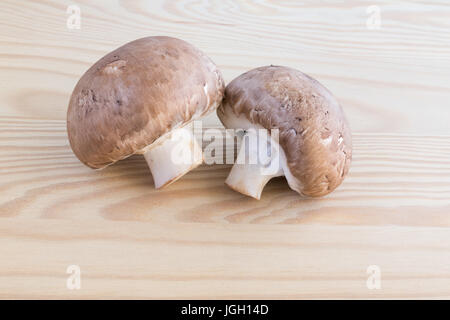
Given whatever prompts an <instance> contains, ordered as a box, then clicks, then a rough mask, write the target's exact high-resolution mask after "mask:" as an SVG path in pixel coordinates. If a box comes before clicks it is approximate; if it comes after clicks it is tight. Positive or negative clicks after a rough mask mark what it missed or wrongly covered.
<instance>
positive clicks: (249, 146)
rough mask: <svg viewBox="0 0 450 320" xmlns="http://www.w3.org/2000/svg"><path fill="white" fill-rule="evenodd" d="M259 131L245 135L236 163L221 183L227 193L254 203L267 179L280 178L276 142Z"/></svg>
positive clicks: (280, 158)
mask: <svg viewBox="0 0 450 320" xmlns="http://www.w3.org/2000/svg"><path fill="white" fill-rule="evenodd" d="M263 130H264V129H260V130H255V129H248V130H247V131H246V134H245V135H244V137H243V139H242V144H241V147H240V150H239V153H238V156H237V159H236V163H235V164H234V165H233V168H232V169H231V172H230V174H229V175H228V177H227V179H226V181H225V183H226V184H227V185H228V186H229V187H230V188H231V189H233V190H235V191H238V192H240V193H242V194H245V195H247V196H250V197H253V198H255V199H258V200H259V199H260V197H261V193H262V190H263V189H264V186H265V185H266V184H267V182H269V180H270V179H272V178H273V177H279V176H282V175H284V173H283V168H282V167H283V164H284V162H283V161H285V158H284V153H283V151H282V149H281V148H280V146H279V144H278V142H277V141H276V140H277V139H273V138H274V137H273V136H270V135H268V134H267V131H265V134H264V131H263ZM276 138H278V137H276Z"/></svg>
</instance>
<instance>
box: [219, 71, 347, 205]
mask: <svg viewBox="0 0 450 320" xmlns="http://www.w3.org/2000/svg"><path fill="white" fill-rule="evenodd" d="M217 115H218V116H219V118H220V120H221V121H222V123H223V124H224V126H225V127H226V128H232V129H243V130H245V131H244V133H245V135H244V140H243V142H242V145H241V148H240V150H239V154H238V157H237V162H236V163H235V164H234V166H233V168H232V169H231V172H230V174H229V176H228V178H227V179H226V181H225V183H226V184H227V185H228V186H229V187H231V188H232V189H234V190H236V191H238V192H241V193H243V194H245V195H248V196H251V197H254V198H256V199H259V198H260V196H261V192H262V190H263V188H264V186H265V185H266V183H267V182H268V181H269V180H270V179H271V178H273V177H276V176H283V175H284V176H285V177H286V180H287V182H288V184H289V187H290V188H291V189H293V190H295V191H297V192H298V193H299V194H300V195H303V196H310V197H318V196H323V195H326V194H328V193H330V192H331V191H333V190H334V189H335V188H336V187H337V186H339V184H340V183H341V182H342V181H343V179H344V177H345V175H346V174H347V172H348V170H349V166H350V162H351V159H352V138H351V133H350V128H349V126H348V124H347V121H346V119H345V116H344V112H343V110H342V108H341V106H340V105H339V103H338V102H337V101H336V99H335V98H334V97H333V95H332V94H331V93H330V91H328V90H327V89H326V88H325V87H324V86H322V85H321V84H320V83H319V82H318V81H317V80H315V79H313V78H311V77H309V76H308V75H306V74H304V73H302V72H300V71H298V70H295V69H291V68H287V67H282V66H266V67H260V68H256V69H253V70H250V71H248V72H246V73H244V74H242V75H240V76H239V77H237V78H236V79H234V80H233V81H232V82H231V83H230V84H228V86H227V87H226V89H225V98H224V100H223V103H222V105H221V106H220V107H219V108H218V109H217ZM258 129H266V130H272V129H278V131H275V133H277V134H273V133H272V134H270V132H269V134H266V135H264V134H258V132H260V131H258ZM272 132H274V131H272ZM246 139H247V140H248V141H250V142H251V141H258V143H257V144H255V143H253V144H252V143H247V142H246ZM261 140H264V141H262V142H263V143H261ZM262 145H268V146H269V148H267V150H268V152H267V155H268V157H267V159H266V160H262V159H261V157H258V159H257V161H256V162H254V163H249V161H248V159H249V158H251V156H252V154H255V153H256V152H258V151H257V150H260V148H261V146H262ZM258 154H260V155H261V152H258ZM269 168H270V169H269Z"/></svg>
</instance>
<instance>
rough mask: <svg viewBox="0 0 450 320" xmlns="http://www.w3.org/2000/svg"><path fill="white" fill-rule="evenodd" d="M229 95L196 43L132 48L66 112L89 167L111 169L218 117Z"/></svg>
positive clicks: (80, 91)
mask: <svg viewBox="0 0 450 320" xmlns="http://www.w3.org/2000/svg"><path fill="white" fill-rule="evenodd" d="M223 92H224V81H223V79H222V76H221V74H220V72H219V70H218V69H217V67H216V65H215V64H214V63H213V62H212V61H211V60H210V59H209V58H208V57H207V56H206V55H205V54H203V53H202V52H201V51H199V50H198V49H196V48H195V47H193V46H192V45H190V44H189V43H187V42H185V41H182V40H179V39H175V38H170V37H147V38H142V39H138V40H135V41H132V42H129V43H127V44H125V45H124V46H122V47H120V48H118V49H116V50H114V51H113V52H111V53H108V54H107V55H106V56H104V57H103V58H101V59H100V60H99V61H98V62H96V63H95V64H94V65H93V66H92V67H91V68H89V70H87V71H86V73H85V74H84V75H83V76H82V77H81V79H80V80H79V81H78V83H77V85H76V87H75V89H74V91H73V93H72V96H71V98H70V103H69V109H68V113H67V130H68V135H69V140H70V145H71V147H72V149H73V151H74V153H75V154H76V156H77V157H78V158H79V159H80V161H81V162H83V163H84V164H86V165H87V166H89V167H91V168H102V167H105V166H107V165H109V164H112V163H114V162H116V161H118V160H121V159H123V158H126V157H128V156H130V155H132V154H134V153H137V152H139V151H140V150H142V149H143V148H145V147H147V146H149V145H151V144H152V143H153V142H154V141H155V140H156V139H158V138H159V137H161V136H163V135H164V134H166V133H168V132H170V131H171V130H172V129H175V128H179V127H182V126H183V125H185V124H186V123H188V122H190V121H192V120H195V119H197V118H200V117H201V116H203V115H205V114H207V113H209V112H210V111H213V110H214V109H215V108H216V107H217V106H218V105H219V104H220V102H221V100H222V97H223Z"/></svg>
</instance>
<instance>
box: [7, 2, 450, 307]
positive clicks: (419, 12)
mask: <svg viewBox="0 0 450 320" xmlns="http://www.w3.org/2000/svg"><path fill="white" fill-rule="evenodd" d="M342 3H343V1H308V2H305V1H269V0H263V1H254V2H247V1H241V2H234V1H188V0H185V1H153V0H152V1H95V2H94V1H80V2H74V1H52V0H46V1H15V0H3V1H1V2H0V21H1V24H2V27H1V28H0V163H1V166H0V298H79V297H83V298H399V297H401V298H450V58H449V57H450V5H449V4H448V2H447V1H444V0H442V1H422V2H421V1H376V3H375V2H372V1H355V0H353V1H345V4H342ZM71 4H77V5H78V6H79V8H80V9H81V29H79V30H78V29H73V30H70V29H68V28H67V27H66V19H67V18H68V14H67V13H66V8H67V6H68V5H71ZM374 4H375V5H378V6H379V8H380V10H381V11H380V12H381V28H380V29H371V28H368V27H367V25H366V22H367V19H368V13H367V11H366V10H367V8H368V7H369V6H370V5H374ZM149 35H169V36H175V37H179V38H182V39H185V40H187V41H189V42H191V43H193V44H194V45H196V46H197V47H199V48H201V49H202V50H203V51H204V52H206V53H207V54H208V55H209V56H210V57H211V58H212V59H213V60H214V61H215V62H216V63H217V65H218V66H219V68H220V69H221V70H222V72H223V74H224V77H225V79H226V81H227V82H229V81H231V80H232V79H233V78H234V77H236V76H238V75H239V74H241V73H242V72H244V71H246V70H248V69H250V68H253V67H257V66H261V65H268V64H275V65H277V64H278V65H288V66H291V67H294V68H298V69H300V70H302V71H304V72H306V73H309V74H310V75H312V76H314V77H316V78H317V79H319V80H320V81H321V82H322V83H323V84H325V85H326V86H327V87H328V88H329V89H330V90H331V91H332V92H333V93H334V94H335V95H336V97H337V98H338V100H339V101H340V102H341V104H342V105H343V106H344V108H345V111H346V113H347V117H348V119H349V121H350V124H351V126H352V128H353V131H354V161H353V165H352V167H351V170H350V174H349V176H348V178H347V179H346V180H345V182H344V183H343V185H341V187H340V188H338V189H337V190H336V191H335V192H334V193H332V194H330V195H329V196H327V197H325V198H322V199H317V200H301V199H299V198H298V196H297V195H296V194H295V193H294V192H292V191H290V189H289V188H288V187H287V185H286V183H285V180H284V179H275V180H274V181H271V182H270V183H269V185H268V186H267V187H266V189H265V191H264V192H263V195H262V200H260V201H256V200H253V199H249V198H246V197H244V196H241V195H239V194H237V193H235V192H233V191H231V190H229V189H228V188H227V187H226V186H225V185H224V184H223V181H224V179H225V177H226V175H227V173H228V171H229V169H230V167H229V166H224V165H222V166H202V167H200V168H198V169H197V170H195V171H194V172H191V173H190V174H188V175H187V176H186V177H184V178H183V179H182V180H180V181H178V182H177V183H175V184H174V185H172V186H170V187H168V188H167V189H164V190H162V191H158V192H157V191H155V190H154V188H153V183H152V179H151V175H150V173H149V171H148V169H147V168H146V164H145V162H144V160H143V158H141V157H139V156H135V157H132V158H129V159H127V160H124V161H122V162H120V163H118V164H116V165H114V166H112V167H110V168H107V169H106V170H103V171H93V170H90V169H88V168H86V167H84V166H83V165H82V164H81V163H79V161H78V160H77V159H76V158H75V157H74V155H73V154H72V152H71V150H70V147H69V145H68V140H67V135H66V131H65V115H66V110H67V102H68V99H69V95H70V93H71V91H72V89H73V87H74V85H75V83H76V81H77V80H78V78H79V77H80V76H81V75H82V74H83V72H84V71H85V70H86V69H87V68H88V67H89V66H90V65H91V64H92V63H93V62H95V61H96V60H97V59H99V58H100V57H101V56H103V55H104V54H105V53H107V52H108V51H110V50H112V49H114V48H116V47H118V46H120V45H121V44H123V43H126V42H128V41H130V40H133V39H136V38H139V37H143V36H149ZM218 124H219V122H218V120H217V118H216V116H215V115H211V116H209V117H208V118H207V119H205V121H204V126H205V127H208V126H209V127H217V126H218ZM69 265H78V266H79V267H80V268H81V289H80V290H69V289H67V287H66V280H67V278H68V276H69V275H68V274H66V269H67V267H68V266H69ZM370 265H376V266H378V267H379V268H380V270H381V288H380V289H373V290H370V289H368V287H367V285H366V281H367V279H368V277H369V275H368V274H367V273H366V270H367V268H368V266H370Z"/></svg>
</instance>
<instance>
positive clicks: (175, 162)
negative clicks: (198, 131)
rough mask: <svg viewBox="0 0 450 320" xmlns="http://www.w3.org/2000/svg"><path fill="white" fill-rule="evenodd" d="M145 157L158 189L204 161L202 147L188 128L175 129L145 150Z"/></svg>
mask: <svg viewBox="0 0 450 320" xmlns="http://www.w3.org/2000/svg"><path fill="white" fill-rule="evenodd" d="M144 157H145V160H146V161H147V164H148V166H149V168H150V171H151V172H152V176H153V181H154V183H155V188H156V189H159V188H162V187H165V186H168V185H169V184H171V183H172V182H175V181H176V180H178V179H179V178H181V177H182V176H183V175H185V174H186V173H188V172H189V171H190V170H192V169H194V168H196V167H198V166H199V165H200V164H202V162H203V154H202V149H201V147H200V146H199V145H198V143H197V140H196V139H195V137H194V135H193V133H192V130H190V129H188V128H180V129H175V130H173V131H172V132H171V133H170V135H168V136H165V137H163V138H162V140H161V141H157V142H156V144H155V145H154V146H153V145H152V147H151V148H150V149H149V150H148V151H145V153H144Z"/></svg>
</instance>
